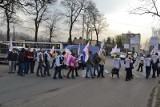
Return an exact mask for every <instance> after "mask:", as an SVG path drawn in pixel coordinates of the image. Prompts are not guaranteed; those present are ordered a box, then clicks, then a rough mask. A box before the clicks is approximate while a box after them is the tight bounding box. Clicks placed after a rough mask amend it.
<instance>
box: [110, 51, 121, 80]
mask: <svg viewBox="0 0 160 107" xmlns="http://www.w3.org/2000/svg"><path fill="white" fill-rule="evenodd" d="M113 63H114V68H113V69H114V72H115V73H114V72H113V73H112V78H113V76H114V74H117V78H119V69H120V68H121V59H120V58H119V55H118V54H117V55H116V57H115V58H114V59H113Z"/></svg>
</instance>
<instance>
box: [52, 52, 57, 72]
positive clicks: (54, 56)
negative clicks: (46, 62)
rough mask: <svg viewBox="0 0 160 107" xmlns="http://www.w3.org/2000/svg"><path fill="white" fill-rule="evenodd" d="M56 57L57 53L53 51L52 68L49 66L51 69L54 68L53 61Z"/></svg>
mask: <svg viewBox="0 0 160 107" xmlns="http://www.w3.org/2000/svg"><path fill="white" fill-rule="evenodd" d="M56 56H57V52H56V51H54V52H53V54H52V57H51V58H52V66H51V69H53V67H54V63H55V61H56Z"/></svg>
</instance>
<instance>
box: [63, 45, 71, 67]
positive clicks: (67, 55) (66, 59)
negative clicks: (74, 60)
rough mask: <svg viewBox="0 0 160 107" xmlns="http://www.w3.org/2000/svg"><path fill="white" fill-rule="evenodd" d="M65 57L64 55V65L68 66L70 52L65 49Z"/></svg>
mask: <svg viewBox="0 0 160 107" xmlns="http://www.w3.org/2000/svg"><path fill="white" fill-rule="evenodd" d="M65 52H66V53H65V55H64V60H65V61H66V64H67V65H69V60H70V58H71V56H72V55H71V51H70V50H68V49H67V48H66V49H65Z"/></svg>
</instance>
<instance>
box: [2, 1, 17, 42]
mask: <svg viewBox="0 0 160 107" xmlns="http://www.w3.org/2000/svg"><path fill="white" fill-rule="evenodd" d="M19 6H20V1H19V0H2V1H1V2H0V8H1V9H2V10H1V11H2V13H3V14H4V17H3V18H4V20H5V21H6V23H7V41H9V40H10V23H16V22H17V21H18V18H17V16H16V12H17V10H18V9H17V8H18V7H19Z"/></svg>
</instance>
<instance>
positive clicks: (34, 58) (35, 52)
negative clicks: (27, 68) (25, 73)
mask: <svg viewBox="0 0 160 107" xmlns="http://www.w3.org/2000/svg"><path fill="white" fill-rule="evenodd" d="M32 57H33V59H32V60H31V72H32V73H34V66H35V62H36V61H37V51H36V49H33V52H32Z"/></svg>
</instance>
